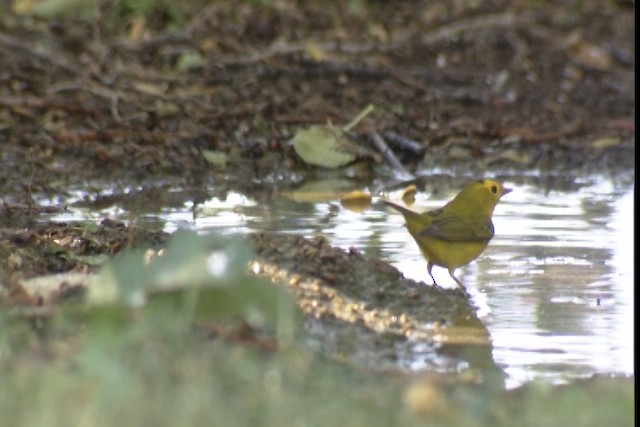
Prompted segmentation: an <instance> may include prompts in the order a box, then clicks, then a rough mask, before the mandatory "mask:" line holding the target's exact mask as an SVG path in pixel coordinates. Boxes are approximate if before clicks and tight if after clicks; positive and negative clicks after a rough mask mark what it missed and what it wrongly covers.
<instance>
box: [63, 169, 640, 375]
mask: <svg viewBox="0 0 640 427" xmlns="http://www.w3.org/2000/svg"><path fill="white" fill-rule="evenodd" d="M529 181H531V180H526V179H518V180H516V179H514V180H513V182H509V180H506V181H505V184H506V185H507V186H509V187H512V188H513V189H514V191H513V192H512V193H510V194H508V195H506V196H505V197H504V198H503V199H502V201H501V202H500V204H499V205H498V206H497V208H496V210H495V214H494V224H495V228H496V236H495V238H494V239H493V240H492V241H491V243H490V244H489V246H488V248H487V249H486V251H485V252H484V253H483V254H482V255H481V256H480V258H478V259H477V260H476V261H475V262H473V263H472V264H470V265H469V266H467V267H465V268H460V269H459V270H458V271H457V272H456V274H457V276H458V278H460V279H461V280H462V281H463V282H464V283H465V285H466V287H467V289H468V290H469V292H470V294H471V295H472V299H473V304H474V305H475V307H476V308H477V313H478V316H479V317H480V318H481V320H482V321H483V322H484V323H485V324H486V326H487V328H488V329H489V331H490V333H491V337H492V340H493V343H494V350H493V357H494V360H495V362H496V363H497V364H498V365H499V366H500V367H501V368H502V369H504V371H505V372H506V373H507V374H508V383H507V385H508V386H516V385H519V384H522V383H524V382H527V381H529V380H531V379H535V378H546V379H548V380H550V381H552V382H554V383H562V382H566V381H568V380H570V379H573V378H579V377H588V376H591V375H592V374H595V373H599V374H607V375H632V374H633V336H634V333H633V286H634V280H633V278H634V264H633V250H634V246H633V227H634V220H633V217H634V216H633V215H634V212H633V210H634V206H633V198H634V196H633V192H634V189H633V184H632V183H626V184H620V183H617V184H616V183H614V181H613V180H611V179H608V178H604V177H590V178H584V179H581V180H580V179H578V180H577V181H576V183H574V185H571V186H568V188H554V187H553V186H551V187H547V188H543V187H542V186H540V185H536V183H535V180H534V181H533V183H526V182H529ZM563 187H564V186H563ZM459 188H460V187H459V186H458V187H456V186H455V185H451V188H448V187H445V188H442V189H441V190H440V191H437V192H436V191H426V192H419V193H418V195H417V197H416V202H415V205H414V207H413V208H414V209H416V210H427V209H432V208H436V207H440V206H442V204H444V203H445V202H446V201H447V200H449V199H450V198H451V197H453V196H454V195H455V193H456V191H457V189H459ZM176 191H179V189H177V190H176ZM389 196H390V197H395V196H397V194H395V193H390V194H389ZM294 199H295V200H294ZM296 200H300V199H299V198H296V197H293V198H292V197H290V195H289V196H287V195H286V194H282V195H280V196H277V197H275V198H274V199H273V202H272V203H270V204H266V203H258V202H256V201H255V200H253V199H252V198H250V197H249V196H245V195H242V194H238V193H233V192H231V193H227V194H226V197H225V198H224V200H221V199H218V198H213V199H210V200H207V201H205V202H203V203H199V204H198V205H197V206H194V205H193V204H192V203H186V204H185V205H184V206H182V207H178V208H176V207H174V208H166V209H163V211H162V212H161V213H160V214H153V213H150V214H145V215H143V218H138V220H141V219H142V220H147V221H158V222H161V223H164V227H165V229H166V230H167V231H174V230H175V229H177V228H190V229H197V230H201V231H203V232H219V233H224V234H235V233H245V232H248V231H257V230H271V231H281V232H290V233H300V234H304V235H308V236H313V235H316V234H323V235H324V236H326V237H327V238H328V239H329V241H330V242H331V243H332V244H334V245H337V246H340V247H343V248H350V247H354V248H356V249H358V250H361V251H362V252H364V253H365V254H367V255H370V256H375V257H379V258H381V259H383V260H386V261H388V262H390V263H391V264H392V265H394V266H396V267H397V268H398V269H399V270H401V271H402V272H403V273H404V275H405V276H407V277H410V278H413V279H416V280H419V281H422V282H424V286H431V283H432V280H431V278H430V277H429V276H428V274H427V271H426V262H425V261H424V259H423V258H422V257H421V255H420V252H419V250H418V247H417V245H416V244H415V243H414V242H413V240H412V238H411V237H410V236H409V234H408V233H407V232H406V230H405V229H404V226H403V222H402V216H401V215H400V214H398V213H396V212H395V211H391V210H388V209H387V208H385V207H384V206H382V205H380V204H375V203H374V205H373V206H372V207H371V208H369V209H367V210H365V211H364V212H361V213H357V212H352V211H350V210H348V209H344V208H343V207H341V206H340V204H339V202H337V201H333V202H326V201H323V202H317V201H316V202H313V201H309V202H300V201H296ZM105 214H108V215H110V216H116V217H119V218H120V219H126V218H127V212H126V211H124V210H121V209H120V210H118V209H114V208H111V210H106V211H102V212H91V213H87V212H86V211H79V210H77V211H74V210H73V209H72V210H71V212H70V213H69V214H66V215H64V216H59V217H58V219H66V220H68V219H71V218H73V217H74V216H75V217H77V216H84V217H86V216H87V215H93V216H94V217H97V216H100V215H102V216H104V215H105ZM433 272H434V276H435V278H436V281H437V282H438V284H440V285H441V286H444V287H454V286H456V285H455V283H454V282H453V281H452V280H451V278H450V277H449V276H448V273H447V271H446V270H445V269H442V268H439V267H435V268H434V270H433ZM403 365H404V366H403V368H408V369H420V368H421V363H420V361H419V360H415V361H412V360H408V361H407V360H403Z"/></svg>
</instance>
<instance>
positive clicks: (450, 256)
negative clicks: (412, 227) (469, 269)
mask: <svg viewBox="0 0 640 427" xmlns="http://www.w3.org/2000/svg"><path fill="white" fill-rule="evenodd" d="M413 237H414V239H415V240H416V243H418V246H419V247H420V250H421V251H422V254H423V255H424V257H425V258H426V259H428V260H429V261H431V262H432V263H433V264H435V265H439V266H441V267H446V268H448V269H455V268H458V267H462V266H463V265H467V264H469V263H470V262H471V261H473V260H474V259H476V258H477V257H478V256H479V255H480V254H481V253H482V251H484V249H485V248H486V247H487V244H488V243H489V242H488V241H486V242H480V241H470V242H464V241H463V242H451V241H445V240H439V239H434V238H431V237H423V236H415V235H414V236H413Z"/></svg>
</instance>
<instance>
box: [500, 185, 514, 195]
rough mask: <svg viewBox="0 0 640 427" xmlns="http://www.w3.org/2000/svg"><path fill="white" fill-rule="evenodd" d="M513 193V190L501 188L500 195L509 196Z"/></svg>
mask: <svg viewBox="0 0 640 427" xmlns="http://www.w3.org/2000/svg"><path fill="white" fill-rule="evenodd" d="M512 191H513V188H507V187H503V188H502V195H503V196H504V195H505V194H509V193H511V192H512Z"/></svg>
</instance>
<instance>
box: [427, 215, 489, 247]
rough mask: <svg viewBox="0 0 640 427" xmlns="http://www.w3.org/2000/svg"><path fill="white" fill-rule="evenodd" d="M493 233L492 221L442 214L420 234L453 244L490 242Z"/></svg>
mask: <svg viewBox="0 0 640 427" xmlns="http://www.w3.org/2000/svg"><path fill="white" fill-rule="evenodd" d="M493 233H494V230H493V223H492V222H491V220H478V219H468V218H461V217H459V216H456V215H451V214H448V215H447V214H444V213H442V212H440V213H439V215H437V216H435V217H434V218H433V221H432V222H431V224H430V225H429V226H428V227H426V228H425V229H424V230H422V231H421V232H420V236H423V237H435V238H437V239H441V240H448V241H452V242H460V241H489V240H491V238H492V237H493Z"/></svg>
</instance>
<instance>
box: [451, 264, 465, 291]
mask: <svg viewBox="0 0 640 427" xmlns="http://www.w3.org/2000/svg"><path fill="white" fill-rule="evenodd" d="M454 271H455V269H454V268H450V269H449V276H451V278H452V279H453V280H455V282H456V283H457V284H458V286H460V288H462V291H464V292H465V293H466V292H467V288H465V287H464V285H463V284H462V282H461V281H460V279H458V278H457V277H456V276H454V275H453V272H454Z"/></svg>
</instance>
